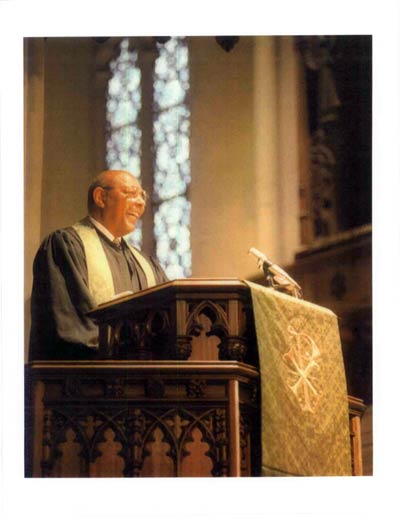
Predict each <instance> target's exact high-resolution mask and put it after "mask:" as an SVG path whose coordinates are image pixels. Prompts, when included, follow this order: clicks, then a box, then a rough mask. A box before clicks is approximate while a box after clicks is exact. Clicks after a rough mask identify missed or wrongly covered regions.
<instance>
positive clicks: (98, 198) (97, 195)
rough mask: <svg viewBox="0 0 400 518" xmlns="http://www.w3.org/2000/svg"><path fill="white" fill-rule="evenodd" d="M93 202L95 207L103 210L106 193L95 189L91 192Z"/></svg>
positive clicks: (99, 188) (98, 188)
mask: <svg viewBox="0 0 400 518" xmlns="http://www.w3.org/2000/svg"><path fill="white" fill-rule="evenodd" d="M93 200H94V202H95V204H96V205H97V207H100V208H101V209H104V206H105V201H106V191H105V190H104V189H102V188H101V187H96V189H94V191H93Z"/></svg>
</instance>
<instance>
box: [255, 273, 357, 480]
mask: <svg viewBox="0 0 400 518" xmlns="http://www.w3.org/2000/svg"><path fill="white" fill-rule="evenodd" d="M247 284H248V285H249V287H250V289H251V296H252V302H253V310H254V319H255V327H256V334H257V342H258V351H259V360H260V373H261V400H262V410H261V425H262V434H261V435H262V474H263V475H264V476H323V475H351V472H352V471H351V451H350V433H349V415H348V402H347V387H346V380H345V373H344V366H343V358H342V350H341V344H340V337H339V329H338V322H337V317H336V315H335V314H334V313H332V312H331V311H330V310H328V309H326V308H322V307H320V306H317V305H315V304H311V303H309V302H305V301H303V300H299V299H296V298H294V297H290V296H289V295H285V294H282V293H279V292H277V291H275V290H273V289H271V288H264V287H263V286H259V285H257V284H254V283H250V282H248V283H247Z"/></svg>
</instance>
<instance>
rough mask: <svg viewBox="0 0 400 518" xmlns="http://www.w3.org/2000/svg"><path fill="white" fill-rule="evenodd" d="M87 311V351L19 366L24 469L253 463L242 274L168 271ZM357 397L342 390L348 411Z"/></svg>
mask: <svg viewBox="0 0 400 518" xmlns="http://www.w3.org/2000/svg"><path fill="white" fill-rule="evenodd" d="M91 315H92V316H93V318H94V319H95V320H96V321H97V322H98V324H99V342H100V344H99V358H98V359H96V360H93V361H45V360H44V361H35V362H33V363H31V364H30V365H29V366H28V370H27V380H28V382H27V387H28V389H29V390H28V399H27V401H28V403H27V415H28V420H27V427H26V428H27V460H26V473H27V476H35V477H177V476H178V477H190V476H201V477H208V476H257V475H259V474H260V465H261V452H260V396H259V372H258V368H257V364H258V357H257V346H256V339H255V331H254V322H253V315H252V309H251V300H250V292H249V289H248V287H247V286H246V285H245V283H243V282H241V281H239V280H237V279H218V280H216V279H214V280H212V279H201V280H200V279H199V280H196V279H190V280H189V279H188V280H179V281H171V282H168V283H165V284H163V285H160V286H156V287H154V288H151V289H148V290H145V291H143V292H140V293H137V294H135V295H130V296H128V297H125V298H123V299H120V300H115V301H113V302H110V303H107V304H103V305H102V306H99V307H98V308H97V309H96V310H94V311H92V312H91ZM357 405H358V406H357ZM360 405H361V403H360V402H359V401H358V400H355V399H354V398H353V401H352V406H353V407H354V408H355V410H354V411H353V414H351V416H350V417H351V419H353V420H354V419H358V420H359V415H360V411H359V410H360V408H361V407H360ZM361 406H362V405H361ZM357 423H358V421H353V427H352V432H353V436H352V444H353V449H354V451H353V458H356V461H355V462H353V463H354V472H355V473H359V472H360V469H362V467H361V465H360V460H359V457H360V455H359V453H360V452H359V446H360V444H359V434H358V432H357V430H358V428H357ZM354 452H355V456H354Z"/></svg>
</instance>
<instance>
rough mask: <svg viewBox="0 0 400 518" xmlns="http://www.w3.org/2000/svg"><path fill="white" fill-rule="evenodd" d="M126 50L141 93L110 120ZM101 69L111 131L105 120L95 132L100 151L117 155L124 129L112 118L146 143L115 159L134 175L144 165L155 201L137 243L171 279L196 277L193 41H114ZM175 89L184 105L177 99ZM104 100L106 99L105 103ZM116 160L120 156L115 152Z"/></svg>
mask: <svg viewBox="0 0 400 518" xmlns="http://www.w3.org/2000/svg"><path fill="white" fill-rule="evenodd" d="M121 45H122V49H123V50H122V54H123V56H122V60H121V59H120V62H121V63H122V64H123V62H124V61H125V64H127V63H128V64H129V63H130V65H131V66H132V65H133V68H135V67H136V68H137V71H136V72H134V73H133V74H132V73H130V75H131V76H132V75H133V76H135V74H136V76H135V77H136V79H135V81H136V84H138V77H137V76H138V75H139V83H140V93H139V94H136V95H134V94H133V93H132V92H130V91H129V88H127V91H128V93H130V99H131V101H132V104H133V110H132V108H131V109H129V108H126V112H125V114H124V113H123V108H121V109H120V115H121V111H122V115H121V116H119V115H118V114H111V115H110V112H109V111H108V110H107V105H105V103H104V99H105V98H106V99H107V101H106V102H110V101H114V99H112V98H111V99H110V89H111V91H112V92H115V91H117V90H118V80H115V78H114V77H113V76H112V72H113V69H114V70H115V68H116V66H117V65H116V63H117V61H118V59H119V58H121ZM96 68H97V80H98V86H99V88H98V91H99V92H100V94H101V92H103V99H102V102H103V105H104V107H103V109H102V110H97V112H98V114H99V115H100V114H101V113H102V115H103V121H107V126H108V127H106V125H105V124H104V123H103V127H104V130H103V132H99V131H98V134H97V141H98V142H100V140H101V139H102V146H101V148H102V149H103V150H104V149H105V145H106V144H105V143H106V142H108V144H107V153H108V154H109V155H110V151H111V155H112V152H113V149H114V148H113V142H112V141H110V136H111V135H112V132H113V131H115V132H118V131H119V129H120V128H118V124H117V125H115V128H113V127H111V126H112V125H111V124H110V122H112V121H113V120H116V121H117V123H120V126H122V127H123V126H124V124H127V123H133V124H136V125H137V131H133V132H132V131H131V133H132V135H133V134H134V135H135V136H136V139H137V141H138V140H139V139H140V141H141V143H140V145H136V146H135V145H134V146H133V147H132V149H127V146H125V149H124V160H118V159H117V160H116V161H115V162H114V163H115V164H116V167H117V168H120V167H122V168H127V169H128V170H129V168H130V167H131V165H133V168H135V167H137V165H138V164H140V174H138V175H137V176H138V177H140V180H141V182H142V185H143V187H144V188H145V189H146V190H147V191H148V193H149V196H150V200H151V202H150V203H148V207H147V208H146V212H145V215H144V217H143V218H142V228H141V229H139V230H138V231H136V232H135V234H136V235H135V238H134V240H133V242H134V244H136V245H138V244H140V240H141V237H142V246H143V248H144V249H146V251H148V252H149V253H150V254H152V255H156V256H157V257H158V259H159V260H160V262H161V264H162V265H163V267H164V269H165V270H166V273H167V275H168V276H169V277H170V278H179V277H188V276H190V275H191V247H190V212H191V205H190V200H189V186H190V177H191V175H190V153H189V138H190V109H189V62H188V44H187V43H186V41H185V38H171V39H170V40H169V41H167V42H166V43H165V42H164V43H163V44H159V43H156V41H155V39H154V38H148V37H137V38H136V37H135V38H129V39H128V38H111V39H110V41H109V42H108V44H107V45H105V46H104V47H103V48H102V49H99V51H98V53H97V67H96ZM119 82H120V83H121V81H119ZM116 83H117V84H116ZM122 83H123V81H122ZM110 85H111V86H110ZM174 92H175V97H177V100H178V102H174ZM177 93H178V94H179V95H177ZM98 97H100V96H98ZM111 97H112V96H111ZM125 97H129V95H128V96H127V95H125ZM126 100H127V99H124V100H123V102H125V101H126ZM98 101H99V103H100V102H101V100H100V98H99V99H98ZM175 101H176V99H175ZM114 104H115V103H114ZM121 106H122V105H121ZM114 108H115V107H114ZM121 121H122V124H121ZM122 140H123V139H122ZM114 151H115V149H114ZM104 154H105V153H104ZM113 156H114V158H115V152H114V155H113ZM111 158H112V157H111ZM100 161H101V162H102V163H103V167H102V168H104V167H107V168H114V167H113V166H114V163H113V161H112V160H111V159H109V160H106V159H105V157H102V158H101V159H100V160H99V162H100ZM132 172H135V171H132Z"/></svg>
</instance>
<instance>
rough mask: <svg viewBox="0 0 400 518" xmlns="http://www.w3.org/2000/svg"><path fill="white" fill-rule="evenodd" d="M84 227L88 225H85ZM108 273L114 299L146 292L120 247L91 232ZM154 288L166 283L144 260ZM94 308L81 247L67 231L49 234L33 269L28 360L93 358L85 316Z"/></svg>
mask: <svg viewBox="0 0 400 518" xmlns="http://www.w3.org/2000/svg"><path fill="white" fill-rule="evenodd" d="M86 223H87V224H89V225H90V223H88V220H86ZM96 232H97V234H98V236H99V238H100V241H101V245H102V247H103V249H104V252H105V255H106V258H107V262H108V265H109V267H110V270H111V274H112V278H113V283H114V290H115V294H118V293H120V292H124V291H128V290H130V291H133V292H137V291H139V290H143V289H145V288H147V280H146V276H145V273H144V271H143V269H142V268H141V266H140V264H139V263H138V262H137V260H136V259H135V257H134V256H133V254H132V252H131V251H130V250H129V247H128V245H127V244H126V243H125V241H124V240H123V239H122V240H121V246H119V245H117V244H115V243H113V242H112V241H110V240H109V239H108V238H107V237H106V236H105V235H104V234H102V233H101V232H100V231H99V230H97V229H96ZM141 254H142V255H144V256H145V257H146V259H147V260H148V262H149V264H150V265H151V268H152V270H153V272H154V275H155V279H156V282H157V283H158V284H160V283H162V282H166V281H167V280H168V278H167V277H166V275H165V273H164V271H163V270H162V268H161V266H160V265H159V263H158V262H157V261H156V260H154V259H153V258H151V257H148V256H146V255H145V254H143V252H141ZM94 306H95V304H94V301H93V297H92V296H91V294H90V292H89V287H88V269H87V265H86V257H85V251H84V245H83V243H82V240H81V239H80V237H79V236H78V234H77V232H76V231H75V230H74V228H73V227H68V228H65V229H62V230H57V231H55V232H53V233H52V234H50V235H49V236H48V237H47V238H46V239H45V240H44V241H43V243H42V245H41V246H40V248H39V250H38V252H37V254H36V257H35V261H34V265H33V288H32V300H31V315H32V324H31V335H30V359H31V360H35V359H62V358H65V359H69V358H71V359H79V358H91V357H95V355H96V351H97V348H98V344H97V339H98V327H97V326H96V325H95V323H94V322H93V320H92V319H91V318H89V317H88V316H86V313H87V312H88V311H89V310H91V309H93V307H94Z"/></svg>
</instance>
